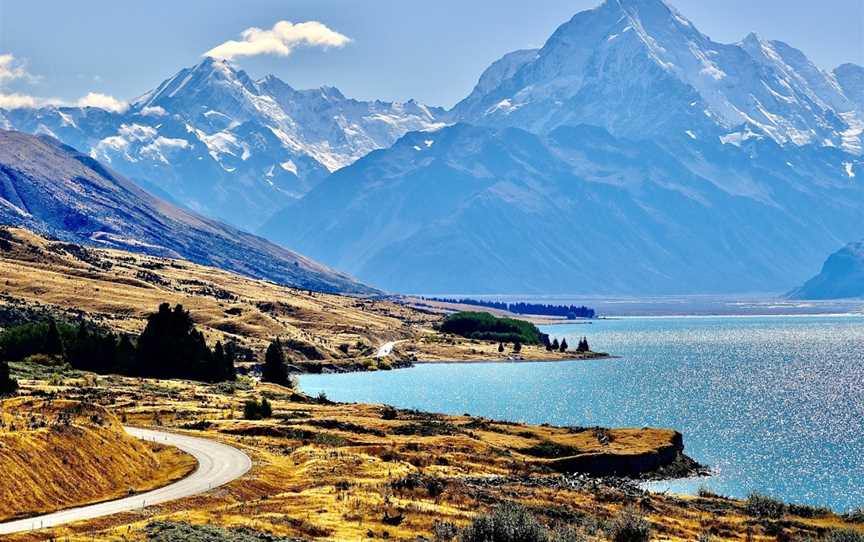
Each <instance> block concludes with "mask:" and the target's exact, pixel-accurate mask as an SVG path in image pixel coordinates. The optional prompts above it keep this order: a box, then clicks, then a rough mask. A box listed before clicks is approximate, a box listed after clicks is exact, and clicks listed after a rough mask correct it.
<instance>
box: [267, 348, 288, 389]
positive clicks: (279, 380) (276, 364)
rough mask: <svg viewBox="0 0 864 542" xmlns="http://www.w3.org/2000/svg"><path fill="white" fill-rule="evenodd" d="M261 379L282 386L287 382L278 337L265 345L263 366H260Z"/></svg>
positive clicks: (283, 358) (283, 357)
mask: <svg viewBox="0 0 864 542" xmlns="http://www.w3.org/2000/svg"><path fill="white" fill-rule="evenodd" d="M261 380H263V381H264V382H272V383H274V384H279V385H282V386H287V385H288V384H289V380H288V367H286V366H285V354H284V352H282V343H281V342H280V341H279V339H278V338H277V339H276V340H274V341H273V342H271V343H270V346H268V347H267V353H266V354H265V355H264V367H262V368H261Z"/></svg>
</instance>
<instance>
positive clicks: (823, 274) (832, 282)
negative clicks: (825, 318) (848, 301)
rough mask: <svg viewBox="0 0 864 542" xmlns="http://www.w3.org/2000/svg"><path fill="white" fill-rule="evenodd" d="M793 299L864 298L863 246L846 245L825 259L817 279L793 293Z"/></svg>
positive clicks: (860, 243)
mask: <svg viewBox="0 0 864 542" xmlns="http://www.w3.org/2000/svg"><path fill="white" fill-rule="evenodd" d="M789 297H791V298H793V299H843V298H847V297H864V242H857V243H849V244H848V245H846V246H845V247H843V248H842V249H840V250H838V251H837V252H835V253H834V254H832V255H831V256H829V257H828V259H827V260H826V261H825V264H824V265H823V266H822V270H821V271H820V272H819V274H818V275H816V276H815V277H813V278H812V279H810V280H808V281H807V282H806V283H804V284H803V285H802V286H801V287H799V288H796V289H794V290H792V291H791V292H790V293H789Z"/></svg>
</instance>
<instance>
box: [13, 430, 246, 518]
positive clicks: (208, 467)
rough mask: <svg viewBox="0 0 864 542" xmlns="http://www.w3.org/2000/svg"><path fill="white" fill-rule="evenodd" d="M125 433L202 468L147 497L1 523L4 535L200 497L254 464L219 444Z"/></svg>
mask: <svg viewBox="0 0 864 542" xmlns="http://www.w3.org/2000/svg"><path fill="white" fill-rule="evenodd" d="M125 429H126V432H127V433H129V434H130V435H132V436H133V437H136V438H139V439H142V440H149V441H154V442H158V443H160V444H166V445H169V446H175V447H177V448H180V449H181V450H183V451H184V452H186V453H188V454H190V455H191V456H193V457H194V458H195V460H196V461H198V468H197V469H196V470H195V472H194V473H192V474H191V475H190V476H187V477H186V478H183V479H182V480H180V481H178V482H175V483H173V484H171V485H168V486H165V487H163V488H160V489H154V490H153V491H148V492H147V493H141V494H139V495H135V496H132V497H125V498H122V499H118V500H116V501H108V502H104V503H99V504H91V505H88V506H81V507H79V508H69V509H67V510H61V511H59V512H54V513H52V514H46V515H44V516H36V517H32V518H27V519H20V520H15V521H9V522H6V523H0V535H4V534H11V533H18V532H23V531H33V530H37V529H47V528H49V527H56V526H58V525H64V524H67V523H73V522H76V521H83V520H86V519H94V518H100V517H103V516H110V515H112V514H117V513H120V512H129V511H132V510H141V509H142V508H145V507H147V506H151V505H155V504H161V503H165V502H169V501H175V500H177V499H182V498H184V497H190V496H192V495H198V494H199V493H205V492H207V491H209V490H211V489H213V488H216V487H219V486H221V485H224V484H227V483H228V482H231V481H232V480H236V479H237V478H239V477H241V476H243V475H244V474H246V473H247V472H248V471H249V469H251V468H252V460H251V459H249V456H248V455H246V454H245V453H243V452H241V451H240V450H238V449H236V448H232V447H231V446H227V445H225V444H221V443H219V442H215V441H212V440H207V439H202V438H196V437H188V436H186V435H178V434H175V433H164V432H162V431H152V430H149V429H138V428H136V427H126V428H125Z"/></svg>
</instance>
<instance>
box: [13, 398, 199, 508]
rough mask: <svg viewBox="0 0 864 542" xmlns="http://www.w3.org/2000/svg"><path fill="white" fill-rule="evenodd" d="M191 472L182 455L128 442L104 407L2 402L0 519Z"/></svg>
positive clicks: (154, 483)
mask: <svg viewBox="0 0 864 542" xmlns="http://www.w3.org/2000/svg"><path fill="white" fill-rule="evenodd" d="M194 467H195V461H194V459H192V458H191V456H187V455H186V454H184V453H182V452H180V451H179V450H176V449H174V448H162V447H160V446H158V445H154V444H152V443H149V444H148V443H144V442H142V441H139V440H137V439H135V438H132V437H130V436H129V435H127V434H126V432H125V431H124V430H123V428H122V427H121V426H120V422H119V421H118V420H117V418H116V417H115V416H114V415H113V414H112V413H111V412H109V411H108V410H106V409H105V408H103V407H101V406H98V405H94V404H88V403H82V402H78V401H68V400H57V401H52V400H50V399H48V400H45V399H37V398H17V399H9V400H6V401H2V402H0V471H2V472H3V476H2V477H0V521H3V520H6V519H12V518H14V517H17V516H20V515H22V514H21V511H26V514H24V515H35V514H41V513H47V512H52V511H55V510H60V509H64V508H70V507H74V506H80V505H83V504H89V503H93V502H99V501H106V500H112V499H116V498H119V497H125V496H127V495H129V494H130V493H139V492H142V491H148V490H150V489H154V488H157V487H161V486H164V485H167V484H169V483H171V482H173V481H175V480H177V479H180V478H182V477H184V476H186V475H187V474H189V473H190V472H192V470H193V469H194Z"/></svg>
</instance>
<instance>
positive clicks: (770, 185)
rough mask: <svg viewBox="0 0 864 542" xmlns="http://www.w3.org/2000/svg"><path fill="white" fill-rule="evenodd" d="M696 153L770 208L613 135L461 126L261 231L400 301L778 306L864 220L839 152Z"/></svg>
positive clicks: (335, 180) (348, 176)
mask: <svg viewBox="0 0 864 542" xmlns="http://www.w3.org/2000/svg"><path fill="white" fill-rule="evenodd" d="M691 152H694V153H695V152H698V153H700V154H702V155H704V156H714V159H715V160H716V161H718V162H723V163H726V164H728V167H727V171H729V172H731V173H735V174H738V175H740V176H741V177H742V178H744V177H747V178H753V179H759V180H760V183H759V184H758V185H756V187H757V188H758V189H759V190H760V191H761V192H760V193H759V195H758V197H757V196H754V197H742V196H741V195H738V194H734V193H730V192H728V191H726V190H722V189H721V188H719V187H718V186H717V185H716V184H715V183H713V182H711V181H709V180H708V179H706V178H705V177H703V176H701V175H700V174H699V173H698V172H694V171H693V170H691V169H689V168H688V167H686V166H685V165H684V164H683V162H682V161H681V160H680V159H679V158H678V157H677V156H675V155H673V154H671V153H669V152H667V151H666V150H664V149H663V148H662V147H661V146H659V145H657V144H654V143H651V142H646V141H635V140H629V139H622V138H616V137H614V136H612V135H610V134H609V133H608V132H606V131H605V130H603V129H602V128H597V127H591V126H584V125H583V126H578V127H560V128H558V129H556V130H554V131H552V132H551V133H550V134H548V135H546V136H538V135H534V134H531V133H529V132H526V131H523V130H520V129H516V128H502V129H493V128H484V127H476V126H470V125H466V124H458V125H455V126H452V127H448V128H445V129H443V130H440V131H438V132H436V133H434V134H429V133H411V134H408V135H406V136H405V137H404V138H402V139H401V140H400V141H399V142H398V143H397V144H396V145H394V146H393V147H392V148H390V149H387V150H382V151H376V152H373V153H372V154H370V155H369V156H367V157H365V158H363V159H361V160H360V161H358V162H357V163H355V164H354V165H352V166H350V167H347V168H344V169H342V170H340V171H338V172H336V173H335V174H333V175H332V176H331V177H330V178H328V179H326V180H325V181H323V182H322V183H321V184H320V185H319V186H318V187H317V188H316V189H314V190H313V191H312V192H311V193H309V194H308V195H307V196H306V197H305V198H303V200H301V201H299V202H297V203H296V204H295V205H293V206H290V207H288V208H287V209H286V210H285V211H284V212H282V213H280V214H278V215H277V216H276V217H274V219H273V220H271V221H270V222H269V223H268V224H267V225H266V226H265V229H264V231H265V233H266V234H267V235H268V236H271V237H272V238H274V239H277V240H281V241H284V242H290V243H291V244H292V246H296V247H298V250H301V251H304V252H306V253H308V254H310V255H312V256H313V257H315V258H318V259H320V260H322V261H325V262H328V263H330V264H331V265H335V266H338V267H340V268H343V269H347V270H349V271H350V272H352V273H354V274H356V275H357V276H359V277H361V278H362V279H364V280H369V281H373V282H374V283H375V284H377V285H380V286H381V287H383V288H385V289H391V290H396V291H401V292H417V293H427V292H448V293H464V292H476V293H501V292H514V293H526V292H528V293H560V294H566V293H589V292H593V293H621V292H626V293H648V292H651V293H684V292H700V291H702V292H705V291H710V292H736V291H737V292H740V291H762V292H767V291H774V290H776V288H777V287H778V285H784V286H785V287H786V288H787V289H788V288H791V287H792V286H793V285H795V284H796V283H800V282H802V281H803V280H804V278H806V276H807V273H808V272H810V271H809V270H810V269H812V268H814V267H816V266H817V265H818V262H817V260H816V258H818V257H819V256H818V255H819V254H824V253H825V252H827V251H828V250H830V247H831V246H836V244H837V243H838V239H845V238H848V237H849V236H852V235H854V233H855V231H856V229H857V228H858V225H859V224H860V223H861V219H862V218H864V208H862V205H861V204H860V203H859V204H857V205H856V204H853V203H852V202H862V201H864V192H862V189H861V187H860V186H859V185H856V184H854V183H849V181H848V178H847V176H846V174H845V172H843V170H842V167H841V166H840V161H842V160H844V159H846V157H847V156H848V155H846V154H844V153H842V152H840V151H838V150H837V149H819V148H808V149H807V150H806V152H805V151H804V150H797V151H795V152H789V151H786V150H784V149H783V148H782V147H780V146H779V145H778V144H777V143H775V142H774V141H772V140H770V139H766V140H751V141H748V142H745V143H744V144H742V147H741V148H739V147H735V146H711V145H707V144H706V145H703V146H698V145H695V144H694V146H693V147H691ZM752 156H759V157H761V158H760V160H759V161H757V162H754V161H753V160H752V159H751V157H752ZM787 162H788V163H789V164H790V165H786V163H787ZM859 164H860V163H859ZM814 179H819V182H818V183H815V182H814Z"/></svg>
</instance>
